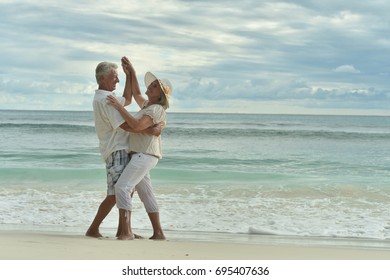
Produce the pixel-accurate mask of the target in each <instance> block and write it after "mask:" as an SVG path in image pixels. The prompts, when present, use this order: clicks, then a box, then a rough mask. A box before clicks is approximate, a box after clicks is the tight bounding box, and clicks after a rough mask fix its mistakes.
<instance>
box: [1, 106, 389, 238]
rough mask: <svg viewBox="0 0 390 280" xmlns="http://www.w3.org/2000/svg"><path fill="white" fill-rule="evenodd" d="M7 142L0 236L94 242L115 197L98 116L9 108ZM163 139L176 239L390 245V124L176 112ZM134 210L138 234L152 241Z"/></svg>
mask: <svg viewBox="0 0 390 280" xmlns="http://www.w3.org/2000/svg"><path fill="white" fill-rule="evenodd" d="M0 136H1V142H0V226H3V227H7V226H21V227H26V228H28V227H34V228H35V229H47V227H50V228H51V229H58V230H59V231H63V230H69V229H70V230H73V229H76V231H79V232H83V233H84V232H85V231H86V229H87V228H88V226H89V224H90V223H91V221H92V219H93V217H94V215H95V213H96V210H97V207H98V206H99V204H100V202H101V201H102V199H103V198H104V197H105V194H106V184H105V180H106V179H105V169H104V167H105V166H104V163H103V161H102V159H101V158H100V154H99V150H98V141H97V137H96V135H95V131H94V124H93V115H92V112H65V111H61V112H59V111H11V110H3V111H0ZM162 137H163V153H164V157H163V159H162V160H160V161H159V163H158V165H157V167H156V168H155V169H154V170H152V180H153V182H154V188H155V193H156V197H157V200H158V202H159V205H160V208H161V223H162V226H163V228H164V229H165V231H166V234H167V236H168V237H169V235H170V233H175V234H177V233H180V232H183V233H184V232H195V233H196V232H199V233H215V232H219V233H233V234H243V235H254V234H273V235H281V236H285V235H287V236H297V237H300V236H306V237H321V236H324V237H341V238H344V237H345V238H348V237H354V238H372V239H376V240H386V239H389V238H390V117H379V116H311V115H246V114H190V113H168V127H167V128H166V129H165V130H164V132H163V136H162ZM134 200H135V203H134V210H133V214H132V224H133V227H134V228H135V230H137V229H138V230H141V231H142V230H145V231H150V232H151V226H150V223H149V220H148V218H147V215H146V213H145V211H144V209H143V205H142V204H141V202H140V201H139V199H138V197H136V196H135V199H134ZM117 216H118V211H117V209H116V208H115V209H114V210H113V211H112V212H111V213H110V215H109V216H108V218H107V219H106V220H105V221H104V223H103V225H102V226H103V229H102V232H103V233H105V234H106V235H110V234H111V235H112V236H114V234H115V228H116V226H117V219H118V218H117Z"/></svg>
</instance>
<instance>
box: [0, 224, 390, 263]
mask: <svg viewBox="0 0 390 280" xmlns="http://www.w3.org/2000/svg"><path fill="white" fill-rule="evenodd" d="M139 233H140V234H141V235H143V236H148V233H149V231H148V232H139ZM167 236H168V240H167V241H153V240H149V239H141V240H131V241H119V240H116V238H114V237H109V238H106V237H104V238H91V237H86V236H84V235H83V234H81V233H74V232H73V233H71V232H68V233H63V232H61V233H60V232H53V231H47V230H46V231H37V230H15V229H14V230H10V229H8V230H7V229H0V247H1V248H2V250H1V253H0V260H390V241H388V240H368V239H362V240H360V239H356V238H325V237H318V238H315V237H295V236H294V237H291V236H270V235H268V236H267V235H261V236H260V235H255V236H252V235H248V236H246V235H245V236H243V235H239V234H238V235H231V234H221V233H194V232H190V233H189V232H184V233H182V232H167Z"/></svg>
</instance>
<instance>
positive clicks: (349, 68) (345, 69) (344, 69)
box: [333, 65, 360, 74]
mask: <svg viewBox="0 0 390 280" xmlns="http://www.w3.org/2000/svg"><path fill="white" fill-rule="evenodd" d="M333 71H334V72H338V73H354V74H357V73H360V71H359V70H358V69H356V68H355V66H353V65H340V66H338V67H336V68H335V69H333Z"/></svg>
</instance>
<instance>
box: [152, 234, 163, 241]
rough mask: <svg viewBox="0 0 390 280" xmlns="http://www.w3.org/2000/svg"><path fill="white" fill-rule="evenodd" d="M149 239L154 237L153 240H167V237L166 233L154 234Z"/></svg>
mask: <svg viewBox="0 0 390 280" xmlns="http://www.w3.org/2000/svg"><path fill="white" fill-rule="evenodd" d="M149 239H152V240H166V238H165V235H164V234H162V233H161V234H153V236H152V237H150V238H149Z"/></svg>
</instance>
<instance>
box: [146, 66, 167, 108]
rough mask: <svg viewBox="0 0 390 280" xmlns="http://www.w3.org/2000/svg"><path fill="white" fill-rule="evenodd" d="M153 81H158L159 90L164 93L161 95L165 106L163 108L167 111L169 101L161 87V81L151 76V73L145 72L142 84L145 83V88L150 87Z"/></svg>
mask: <svg viewBox="0 0 390 280" xmlns="http://www.w3.org/2000/svg"><path fill="white" fill-rule="evenodd" d="M155 80H157V81H158V83H159V85H160V88H161V90H162V92H163V93H164V94H163V98H164V99H165V104H166V105H165V106H163V107H164V108H165V109H168V108H169V100H168V98H167V96H166V94H165V91H164V88H163V87H162V85H161V81H160V80H159V79H158V78H157V77H156V75H154V74H152V73H151V72H146V74H145V78H144V83H145V86H146V88H147V87H148V86H150V84H151V83H153V82H154V81H155Z"/></svg>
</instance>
